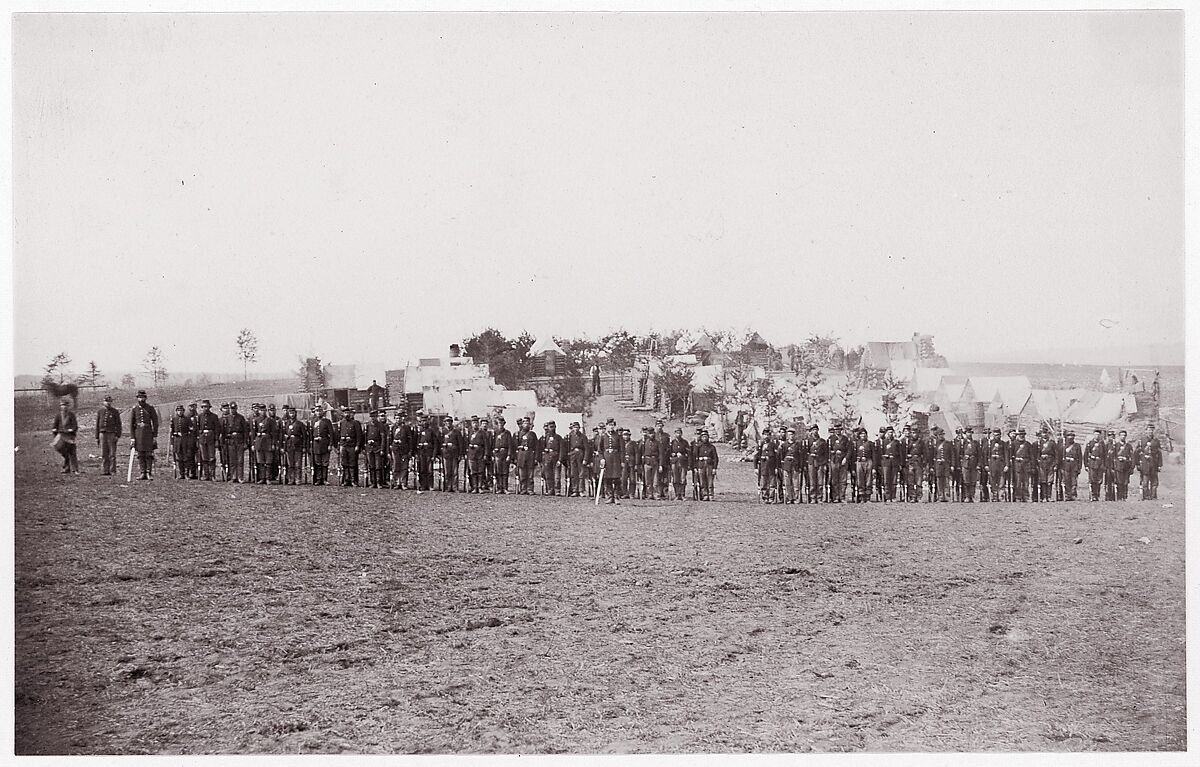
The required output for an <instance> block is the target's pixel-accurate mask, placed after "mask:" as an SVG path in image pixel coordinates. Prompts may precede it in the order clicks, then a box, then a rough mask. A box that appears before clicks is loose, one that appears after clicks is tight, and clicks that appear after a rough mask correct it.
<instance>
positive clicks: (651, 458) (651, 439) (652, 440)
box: [641, 421, 669, 498]
mask: <svg viewBox="0 0 1200 767" xmlns="http://www.w3.org/2000/svg"><path fill="white" fill-rule="evenodd" d="M658 423H662V421H658ZM655 429H656V431H650V430H649V429H645V430H643V432H642V444H641V453H642V482H643V484H642V497H643V498H654V497H656V496H657V495H658V494H659V493H658V486H659V470H660V469H661V468H662V451H661V450H660V448H661V446H660V445H659V444H658V434H659V433H660V432H661V431H662V429H661V428H659V427H658V426H657V424H656V426H655ZM668 447H669V446H668Z"/></svg>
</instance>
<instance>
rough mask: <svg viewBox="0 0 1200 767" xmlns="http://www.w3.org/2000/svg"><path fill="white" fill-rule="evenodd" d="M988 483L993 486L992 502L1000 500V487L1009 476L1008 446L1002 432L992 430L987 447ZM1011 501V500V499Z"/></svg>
mask: <svg viewBox="0 0 1200 767" xmlns="http://www.w3.org/2000/svg"><path fill="white" fill-rule="evenodd" d="M987 465H988V483H989V484H990V485H991V495H990V497H991V500H993V501H998V500H1000V487H1001V485H1002V484H1003V483H1004V481H1005V479H1006V478H1007V476H1008V445H1006V444H1005V443H1004V439H1003V437H1002V434H1001V431H1000V430H999V429H992V439H991V441H990V442H989V443H988V446H987ZM1010 500H1011V499H1010Z"/></svg>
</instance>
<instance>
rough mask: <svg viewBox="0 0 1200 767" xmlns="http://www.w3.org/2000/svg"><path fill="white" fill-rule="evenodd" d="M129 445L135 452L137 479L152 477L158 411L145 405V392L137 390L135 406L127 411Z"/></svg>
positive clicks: (156, 439)
mask: <svg viewBox="0 0 1200 767" xmlns="http://www.w3.org/2000/svg"><path fill="white" fill-rule="evenodd" d="M129 434H130V440H129V444H130V445H131V446H132V447H133V449H134V450H136V451H137V454H138V468H139V470H140V472H141V473H140V474H139V476H138V479H150V478H151V477H152V476H154V451H155V450H157V449H158V411H157V410H155V409H154V408H153V407H151V406H150V405H148V404H146V392H145V391H143V390H140V389H139V390H138V393H137V404H136V405H134V406H133V409H132V410H130V411H129Z"/></svg>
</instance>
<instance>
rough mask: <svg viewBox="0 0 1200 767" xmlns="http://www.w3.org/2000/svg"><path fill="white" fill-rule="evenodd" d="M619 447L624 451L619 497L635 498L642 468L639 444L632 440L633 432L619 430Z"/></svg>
mask: <svg viewBox="0 0 1200 767" xmlns="http://www.w3.org/2000/svg"><path fill="white" fill-rule="evenodd" d="M620 432H621V447H622V449H623V450H624V453H623V455H622V465H621V497H622V498H632V497H636V496H637V487H638V474H639V473H640V472H641V468H642V452H641V444H640V443H638V442H636V441H635V440H634V439H633V432H632V431H630V430H629V429H621V430H620Z"/></svg>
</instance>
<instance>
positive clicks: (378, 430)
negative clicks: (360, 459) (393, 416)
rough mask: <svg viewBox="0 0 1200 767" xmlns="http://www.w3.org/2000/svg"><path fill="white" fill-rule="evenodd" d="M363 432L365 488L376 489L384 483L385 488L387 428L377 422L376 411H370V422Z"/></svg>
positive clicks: (377, 413) (377, 415) (377, 414)
mask: <svg viewBox="0 0 1200 767" xmlns="http://www.w3.org/2000/svg"><path fill="white" fill-rule="evenodd" d="M363 431H364V433H363V444H364V445H365V446H366V451H367V486H368V487H373V488H378V487H379V486H380V483H384V486H385V487H386V486H387V485H386V483H387V479H386V478H385V477H384V468H385V462H386V460H387V438H388V427H387V425H386V424H384V423H382V422H381V421H380V420H379V411H378V410H372V411H371V420H370V421H367V426H366V428H365V429H364V430H363Z"/></svg>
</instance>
